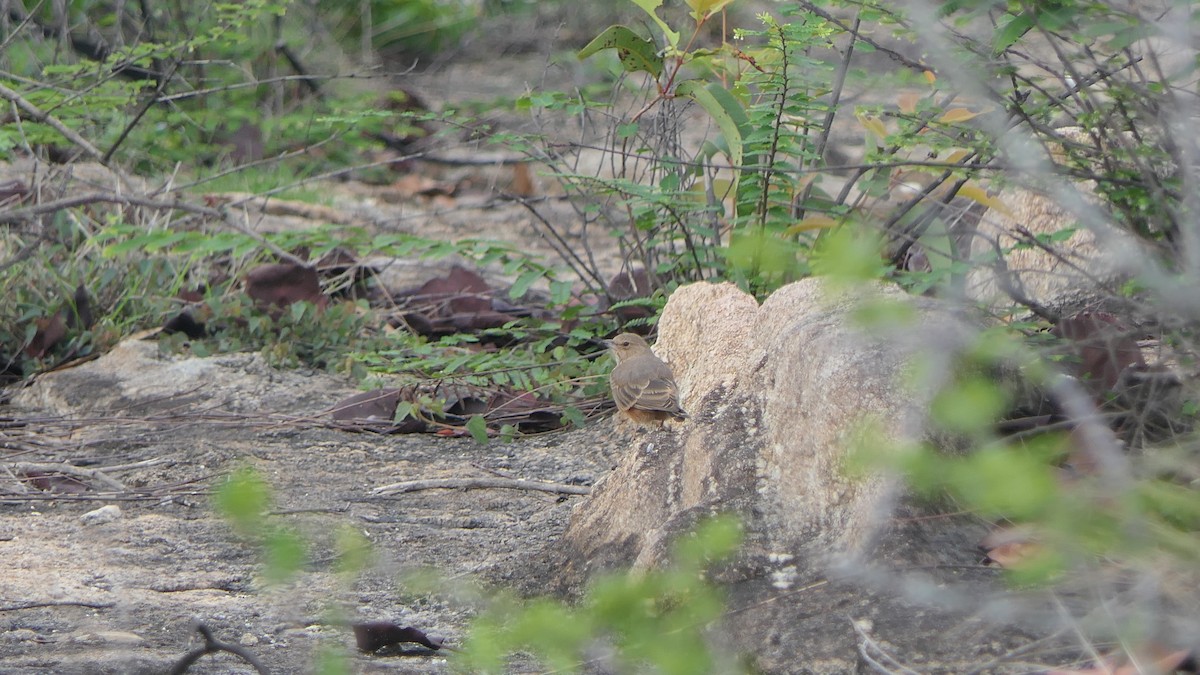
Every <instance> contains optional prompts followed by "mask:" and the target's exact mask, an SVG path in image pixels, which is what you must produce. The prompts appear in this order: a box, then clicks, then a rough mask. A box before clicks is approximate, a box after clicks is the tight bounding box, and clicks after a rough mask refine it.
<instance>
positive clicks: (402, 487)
mask: <svg viewBox="0 0 1200 675" xmlns="http://www.w3.org/2000/svg"><path fill="white" fill-rule="evenodd" d="M479 488H484V489H486V488H499V489H508V490H535V491H538V492H555V493H558V494H565V495H588V494H591V493H592V488H590V487H588V486H586V485H566V484H564V483H547V482H544V481H540V480H525V479H522V478H430V479H426V480H407V481H401V482H399V483H392V484H391V485H384V486H381V487H377V488H375V489H373V490H371V494H374V495H396V494H402V493H405V492H416V491H418V490H439V489H440V490H457V489H466V490H471V489H479Z"/></svg>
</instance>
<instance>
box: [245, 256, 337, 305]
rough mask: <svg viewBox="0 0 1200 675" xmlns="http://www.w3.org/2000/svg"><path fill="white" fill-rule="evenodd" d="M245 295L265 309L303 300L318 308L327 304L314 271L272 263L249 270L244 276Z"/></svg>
mask: <svg viewBox="0 0 1200 675" xmlns="http://www.w3.org/2000/svg"><path fill="white" fill-rule="evenodd" d="M246 295H248V296H250V298H251V299H253V300H254V302H255V303H256V304H257V305H259V307H261V308H264V309H265V308H267V307H277V308H282V307H287V306H288V305H291V304H292V303H294V302H300V301H305V300H306V301H308V302H311V303H313V304H314V305H316V306H318V307H324V306H325V304H326V299H325V296H324V295H323V294H322V293H321V282H320V279H319V278H318V277H317V269H316V268H315V267H312V266H306V265H297V264H294V263H272V264H267V265H260V266H258V267H255V268H254V269H252V270H250V271H249V272H248V273H247V274H246Z"/></svg>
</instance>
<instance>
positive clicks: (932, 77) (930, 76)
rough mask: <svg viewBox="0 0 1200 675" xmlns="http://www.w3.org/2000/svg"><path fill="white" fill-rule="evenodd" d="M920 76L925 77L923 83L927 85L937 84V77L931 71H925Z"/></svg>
mask: <svg viewBox="0 0 1200 675" xmlns="http://www.w3.org/2000/svg"><path fill="white" fill-rule="evenodd" d="M922 75H924V76H925V81H926V82H928V83H929V84H933V83H934V82H937V75H934V74H933V71H932V70H926V71H925V72H924V73H922Z"/></svg>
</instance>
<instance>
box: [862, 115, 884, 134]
mask: <svg viewBox="0 0 1200 675" xmlns="http://www.w3.org/2000/svg"><path fill="white" fill-rule="evenodd" d="M858 122H859V124H861V125H863V128H864V129H866V130H867V131H869V132H871V133H873V134H875V135H876V136H878V137H880V138H887V127H885V126H884V125H883V120H881V119H879V118H878V117H874V116H872V115H858Z"/></svg>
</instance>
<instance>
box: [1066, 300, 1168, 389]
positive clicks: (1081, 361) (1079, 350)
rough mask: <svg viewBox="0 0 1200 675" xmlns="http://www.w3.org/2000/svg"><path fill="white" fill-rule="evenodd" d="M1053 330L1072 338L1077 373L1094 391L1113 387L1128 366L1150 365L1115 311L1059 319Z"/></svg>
mask: <svg viewBox="0 0 1200 675" xmlns="http://www.w3.org/2000/svg"><path fill="white" fill-rule="evenodd" d="M1050 332H1051V333H1052V334H1053V335H1056V336H1058V337H1060V338H1063V339H1065V340H1066V341H1067V342H1068V344H1069V345H1070V349H1071V351H1072V353H1073V355H1074V356H1075V357H1076V361H1075V362H1074V363H1073V366H1074V369H1075V374H1076V376H1077V377H1079V379H1081V380H1083V381H1084V383H1085V384H1086V385H1087V386H1088V389H1089V390H1090V391H1091V392H1092V393H1093V395H1096V396H1102V395H1103V394H1105V393H1106V392H1109V391H1112V389H1113V387H1114V386H1116V384H1117V381H1118V380H1119V379H1120V378H1121V373H1122V372H1124V371H1125V369H1126V368H1129V367H1131V366H1136V367H1142V368H1144V367H1145V366H1146V361H1145V359H1144V358H1143V357H1142V350H1141V349H1140V348H1139V347H1138V343H1137V340H1135V339H1134V338H1133V336H1132V334H1131V329H1130V327H1129V326H1127V325H1125V323H1124V322H1122V321H1121V320H1120V319H1119V318H1117V317H1116V316H1115V315H1113V314H1109V313H1107V312H1080V313H1078V314H1075V315H1074V316H1071V317H1068V318H1066V319H1063V320H1061V321H1059V322H1058V325H1056V326H1054V328H1053V329H1051V331H1050ZM1100 402H1101V403H1102V402H1103V401H1100Z"/></svg>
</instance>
